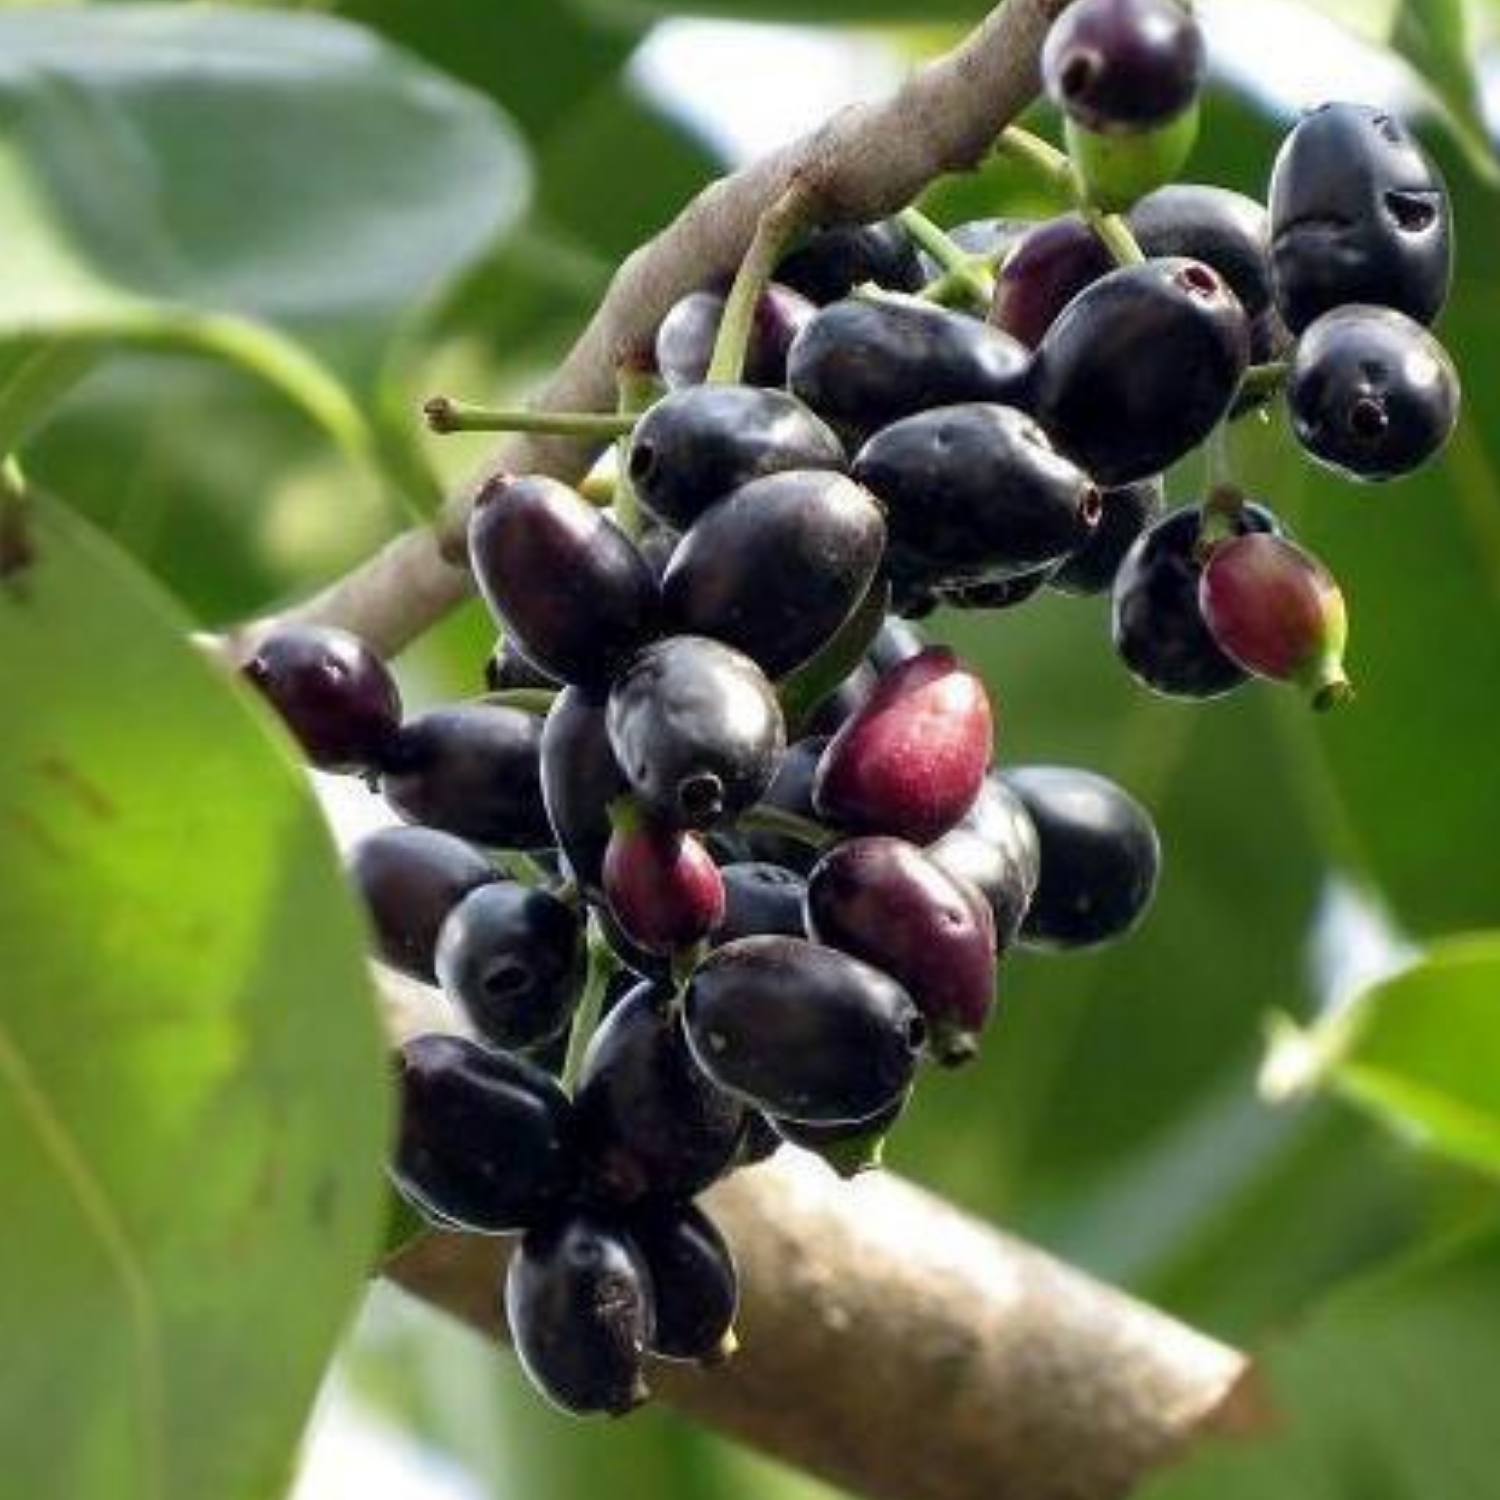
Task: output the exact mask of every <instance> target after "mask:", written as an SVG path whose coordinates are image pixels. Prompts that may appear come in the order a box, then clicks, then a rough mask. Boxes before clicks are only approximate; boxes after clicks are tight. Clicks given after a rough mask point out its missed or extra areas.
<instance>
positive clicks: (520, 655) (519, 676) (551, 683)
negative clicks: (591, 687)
mask: <svg viewBox="0 0 1500 1500" xmlns="http://www.w3.org/2000/svg"><path fill="white" fill-rule="evenodd" d="M484 685H485V686H486V687H487V688H488V689H489V690H490V691H491V692H492V693H503V692H505V691H506V690H507V689H510V688H544V689H553V688H558V687H561V686H562V684H561V683H560V682H559V681H558V680H557V678H555V677H552V676H550V675H549V674H548V673H546V672H544V671H542V669H541V668H540V667H539V666H537V664H536V663H535V662H534V661H529V660H527V657H526V653H525V652H524V651H522V650H521V648H520V647H519V646H518V645H516V643H515V642H514V641H513V640H511V639H510V638H509V636H502V637H501V638H500V639H499V640H498V641H497V642H496V643H495V649H494V651H493V652H492V653H491V654H490V659H489V660H488V661H487V662H485V664H484Z"/></svg>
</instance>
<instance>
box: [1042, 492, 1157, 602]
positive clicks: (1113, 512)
mask: <svg viewBox="0 0 1500 1500" xmlns="http://www.w3.org/2000/svg"><path fill="white" fill-rule="evenodd" d="M1166 506H1167V498H1166V487H1165V486H1164V485H1163V484H1162V482H1161V480H1160V479H1142V480H1139V481H1137V482H1136V483H1135V484H1127V485H1123V486H1121V488H1119V489H1115V490H1105V491H1103V493H1102V494H1101V495H1100V497H1099V510H1100V514H1099V524H1098V525H1097V526H1096V527H1095V528H1094V533H1093V535H1092V536H1091V537H1089V539H1088V540H1087V541H1086V542H1085V543H1084V544H1083V545H1082V546H1081V547H1079V548H1078V549H1077V550H1076V551H1075V552H1073V553H1072V554H1070V555H1069V556H1068V557H1067V558H1066V559H1064V561H1063V563H1062V566H1061V567H1059V568H1057V569H1056V570H1055V571H1054V572H1053V573H1052V574H1051V575H1050V576H1049V577H1048V579H1047V583H1048V585H1049V586H1050V587H1052V588H1054V589H1056V590H1058V592H1059V593H1063V594H1103V593H1107V592H1108V591H1109V589H1110V587H1111V586H1112V585H1113V583H1114V581H1115V574H1116V573H1118V572H1119V571H1120V564H1121V563H1122V562H1123V561H1124V560H1125V554H1126V553H1127V552H1129V551H1130V549H1131V548H1132V547H1133V546H1134V545H1135V539H1136V538H1137V537H1138V536H1140V534H1141V533H1142V532H1143V531H1144V530H1145V529H1146V528H1147V527H1148V526H1150V525H1151V524H1152V523H1153V522H1155V521H1157V520H1159V519H1160V518H1161V515H1162V513H1163V511H1165V510H1166Z"/></svg>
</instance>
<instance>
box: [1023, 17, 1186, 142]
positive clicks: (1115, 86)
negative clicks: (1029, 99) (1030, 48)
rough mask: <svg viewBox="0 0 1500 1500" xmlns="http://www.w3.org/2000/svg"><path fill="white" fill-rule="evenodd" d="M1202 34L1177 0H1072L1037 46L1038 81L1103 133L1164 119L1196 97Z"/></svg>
mask: <svg viewBox="0 0 1500 1500" xmlns="http://www.w3.org/2000/svg"><path fill="white" fill-rule="evenodd" d="M1206 65H1207V61H1206V53H1205V49H1204V45H1203V34H1202V32H1201V31H1200V30H1199V28H1198V23H1197V22H1196V21H1195V20H1194V19H1193V16H1192V14H1191V13H1190V12H1189V10H1188V8H1187V7H1186V6H1185V5H1183V4H1181V3H1180V0H1078V3H1076V4H1074V5H1071V6H1069V8H1068V9H1067V10H1065V11H1064V12H1063V14H1062V15H1061V16H1059V17H1058V19H1057V20H1056V21H1055V22H1054V23H1053V25H1052V27H1051V29H1050V30H1049V31H1048V33H1047V38H1046V41H1045V42H1044V43H1043V46H1042V83H1043V86H1044V87H1045V88H1046V91H1047V94H1048V97H1049V98H1050V99H1051V100H1052V102H1053V103H1054V104H1056V105H1057V107H1058V108H1059V109H1061V110H1062V111H1063V112H1064V114H1066V115H1067V116H1068V118H1069V119H1070V120H1075V121H1077V122H1078V123H1079V124H1081V125H1084V126H1086V127H1087V128H1088V129H1090V130H1094V131H1101V132H1105V133H1111V132H1120V133H1131V134H1134V133H1138V132H1142V131H1147V130H1153V129H1156V128H1158V127H1159V126H1162V125H1165V124H1167V123H1168V122H1169V121H1171V120H1173V119H1174V118H1176V117H1177V116H1179V115H1180V114H1182V112H1183V111H1184V110H1186V109H1187V108H1188V107H1189V106H1190V105H1191V104H1192V103H1193V102H1194V100H1195V99H1196V98H1197V97H1198V91H1199V90H1200V89H1201V88H1202V86H1203V76H1204V70H1205V68H1206Z"/></svg>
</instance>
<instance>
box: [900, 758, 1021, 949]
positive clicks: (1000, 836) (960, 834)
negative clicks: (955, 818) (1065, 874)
mask: <svg viewBox="0 0 1500 1500" xmlns="http://www.w3.org/2000/svg"><path fill="white" fill-rule="evenodd" d="M927 858H928V859H929V860H931V861H932V863H933V864H935V865H937V867H938V868H939V869H941V870H944V871H946V872H947V873H948V874H949V875H951V876H952V877H953V878H954V879H955V880H958V881H960V882H965V883H967V884H969V885H972V886H973V887H974V888H975V889H976V890H978V891H979V893H980V894H981V895H982V896H983V897H984V899H985V900H986V901H987V902H988V903H989V907H990V915H991V917H992V918H993V920H994V927H995V945H996V948H997V949H998V951H1000V952H1002V953H1003V952H1004V951H1005V950H1006V949H1007V948H1009V947H1010V946H1011V944H1012V943H1014V942H1015V940H1016V937H1017V935H1018V934H1019V933H1020V931H1021V923H1022V921H1023V920H1024V919H1025V916H1026V908H1027V907H1028V906H1029V905H1030V904H1031V895H1032V892H1033V891H1034V890H1036V883H1037V880H1038V879H1039V878H1040V876H1041V850H1040V848H1039V846H1038V843H1037V836H1036V829H1035V828H1034V827H1033V826H1032V822H1031V816H1030V814H1029V813H1028V812H1027V811H1026V808H1025V807H1024V806H1023V805H1022V802H1021V799H1020V798H1019V797H1017V796H1016V794H1015V793H1014V792H1013V791H1011V790H1010V788H1009V787H1008V786H1006V784H1005V783H1004V781H1002V780H1001V779H1000V777H999V776H998V775H997V774H995V773H994V772H993V771H991V772H990V773H989V774H988V775H987V776H986V777H985V778H984V785H983V786H981V787H980V789H979V795H978V796H977V797H976V798H975V799H974V802H973V805H972V806H971V807H970V808H969V810H968V812H966V813H965V814H964V817H963V821H962V822H961V823H959V825H958V826H957V827H956V828H953V829H951V830H949V832H947V833H945V834H944V835H943V836H942V838H940V839H939V840H938V841H937V842H936V843H935V844H930V845H929V846H928V848H927Z"/></svg>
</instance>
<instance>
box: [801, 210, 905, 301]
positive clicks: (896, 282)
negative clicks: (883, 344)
mask: <svg viewBox="0 0 1500 1500" xmlns="http://www.w3.org/2000/svg"><path fill="white" fill-rule="evenodd" d="M776 279H777V280H778V281H779V282H780V283H781V284H782V285H783V286H789V287H792V288H793V289H794V290H796V291H799V292H801V293H802V295H803V296H804V297H807V298H808V299H809V300H811V301H813V302H816V303H817V304H818V305H819V306H822V305H823V304H825V303H828V302H837V301H838V300H839V298H840V297H847V296H848V295H849V293H850V292H852V291H853V290H854V289H855V287H858V286H863V285H865V283H866V282H874V283H875V285H877V286H882V287H885V288H886V289H887V290H888V291H893V292H915V291H919V290H920V289H921V286H922V283H923V281H924V280H925V277H924V276H923V274H922V264H921V262H920V260H918V258H917V252H916V248H915V247H914V246H913V244H912V242H911V236H910V235H908V234H907V232H906V230H905V229H903V228H902V227H901V225H900V224H899V223H898V222H897V221H896V220H895V219H880V220H878V221H877V222H875V223H873V224H839V225H835V226H832V227H830V228H828V229H820V230H817V231H816V232H815V233H813V234H811V235H809V236H808V238H807V240H806V242H805V243H804V244H803V245H801V246H800V247H799V248H798V249H796V250H794V251H792V253H791V254H790V255H788V256H787V257H786V258H785V259H784V260H783V261H782V262H781V264H780V265H779V266H778V267H777V269H776Z"/></svg>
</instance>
